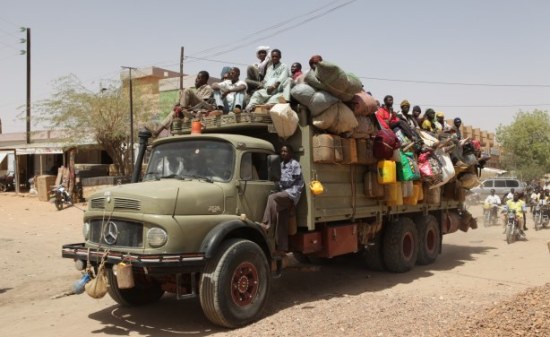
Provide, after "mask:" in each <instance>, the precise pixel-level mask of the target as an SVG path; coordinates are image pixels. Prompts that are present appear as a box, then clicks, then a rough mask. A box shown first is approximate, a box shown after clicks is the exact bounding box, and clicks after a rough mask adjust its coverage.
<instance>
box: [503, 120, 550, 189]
mask: <svg viewBox="0 0 550 337" xmlns="http://www.w3.org/2000/svg"><path fill="white" fill-rule="evenodd" d="M496 134H497V141H498V142H499V143H500V144H501V145H502V147H503V149H504V158H503V159H504V160H503V164H504V165H505V168H506V169H508V170H515V171H516V172H517V173H518V174H519V175H520V177H522V179H524V180H531V179H540V178H541V177H542V176H543V175H544V174H545V173H548V172H550V116H549V115H548V112H547V111H541V110H536V109H535V110H534V111H532V112H522V111H520V112H518V113H517V114H516V116H515V117H514V121H513V122H512V124H510V125H505V126H503V125H500V126H499V127H498V128H497V132H496Z"/></svg>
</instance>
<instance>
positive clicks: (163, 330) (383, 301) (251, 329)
mask: <svg viewBox="0 0 550 337" xmlns="http://www.w3.org/2000/svg"><path fill="white" fill-rule="evenodd" d="M80 206H82V205H80ZM82 207H83V206H82ZM480 212H481V209H480V208H476V207H474V208H473V213H474V216H476V215H480ZM81 219H82V211H81V210H79V209H77V208H75V207H71V208H68V209H65V210H63V211H57V210H55V207H54V205H53V204H50V203H47V202H40V201H38V200H37V199H36V198H34V197H28V196H27V197H25V196H15V195H14V194H13V193H4V194H0V273H1V274H0V336H60V337H62V336H106V335H120V336H342V335H347V336H445V335H448V332H447V331H448V329H449V328H450V327H454V328H453V329H454V331H456V329H457V328H456V326H457V324H458V326H459V327H460V324H461V322H463V321H464V322H465V321H467V320H468V319H469V320H470V321H471V320H472V319H473V318H475V317H476V316H477V315H484V314H485V312H486V311H488V310H489V309H490V308H491V307H495V306H498V305H501V306H502V305H505V306H506V305H507V304H506V303H510V302H507V301H510V300H512V299H514V296H515V295H517V294H518V293H521V292H524V291H526V290H528V289H529V288H531V287H534V286H542V285H544V284H545V283H546V282H548V281H549V280H550V268H548V263H549V261H550V255H549V253H548V248H547V246H546V242H547V241H548V240H549V239H550V230H541V231H538V232H535V231H534V230H533V229H532V228H530V230H529V231H528V232H527V237H528V241H524V242H516V243H513V244H511V245H508V244H507V243H506V242H505V241H504V235H502V228H501V227H499V226H493V227H487V228H485V227H483V226H482V225H481V226H480V227H479V228H478V229H477V230H471V231H470V232H468V233H462V232H457V233H455V234H451V235H448V236H446V237H444V246H443V253H442V254H441V255H440V256H439V258H438V260H437V261H436V262H435V263H434V264H433V265H430V266H419V267H417V268H415V269H414V270H412V271H411V272H408V273H405V274H391V273H383V272H373V271H369V270H366V269H365V268H363V266H362V265H361V263H360V261H359V259H358V258H356V257H354V256H350V257H340V258H337V259H334V260H332V261H331V262H330V263H328V264H325V265H322V266H320V267H319V268H318V270H317V271H315V270H311V269H306V270H289V271H287V272H285V273H284V274H283V276H282V277H281V278H280V279H276V280H275V281H274V286H273V291H272V294H271V298H270V302H269V304H268V306H267V310H266V312H265V314H264V317H263V318H262V319H261V320H259V321H258V322H256V323H255V324H252V325H250V326H247V327H245V328H242V329H237V330H224V329H220V328H217V327H215V326H213V325H212V324H210V323H209V322H208V321H207V319H206V318H205V317H204V316H203V314H202V312H201V309H200V305H199V302H198V300H196V299H191V300H183V301H176V300H175V298H174V296H170V295H165V296H164V297H163V299H162V300H161V301H159V302H158V303H156V304H154V305H149V306H145V307H139V308H122V307H119V306H118V305H117V304H116V303H115V302H114V301H113V300H112V299H111V298H110V297H108V296H106V297H105V298H103V299H100V300H96V299H92V298H90V297H88V296H87V295H86V294H83V295H73V296H68V297H62V298H58V299H52V296H54V295H57V294H60V293H63V292H64V291H66V290H68V289H70V287H71V285H72V283H73V282H74V281H75V280H77V279H78V278H79V276H80V273H79V272H78V271H77V270H76V269H75V268H74V267H73V262H72V261H70V260H68V259H63V258H61V245H62V244H64V243H74V242H80V241H81V240H82V239H81V238H82V234H81ZM528 225H529V226H530V227H531V225H532V221H531V220H529V221H528ZM520 296H522V295H521V294H520ZM502 303H504V304H502ZM526 319H529V318H526ZM523 335H529V333H524V334H523Z"/></svg>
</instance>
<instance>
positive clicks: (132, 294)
mask: <svg viewBox="0 0 550 337" xmlns="http://www.w3.org/2000/svg"><path fill="white" fill-rule="evenodd" d="M106 272H107V280H108V281H109V287H107V292H108V293H109V296H111V298H112V299H113V300H114V301H115V302H117V303H118V304H120V305H122V306H125V307H133V306H139V305H145V304H150V303H154V302H156V301H158V300H159V299H160V298H161V297H162V295H163V294H164V290H162V288H161V287H160V284H158V283H157V282H155V281H154V280H146V279H141V278H140V279H138V278H137V277H135V276H136V275H135V273H134V282H135V287H133V288H130V289H119V288H118V282H117V279H116V275H115V273H114V272H113V269H111V268H108V269H107V268H106Z"/></svg>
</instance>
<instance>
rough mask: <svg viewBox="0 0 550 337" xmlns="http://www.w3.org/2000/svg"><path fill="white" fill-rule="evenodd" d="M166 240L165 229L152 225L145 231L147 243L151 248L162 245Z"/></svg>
mask: <svg viewBox="0 0 550 337" xmlns="http://www.w3.org/2000/svg"><path fill="white" fill-rule="evenodd" d="M167 240H168V234H167V233H166V231H165V230H164V229H162V228H159V227H153V228H151V229H149V230H148V231H147V243H149V246H151V247H153V248H158V247H161V246H164V244H165V243H166V241H167Z"/></svg>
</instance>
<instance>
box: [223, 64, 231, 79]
mask: <svg viewBox="0 0 550 337" xmlns="http://www.w3.org/2000/svg"><path fill="white" fill-rule="evenodd" d="M230 71H231V67H229V66H225V67H223V68H222V73H221V77H220V78H221V79H223V75H225V74H227V73H228V72H230Z"/></svg>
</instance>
